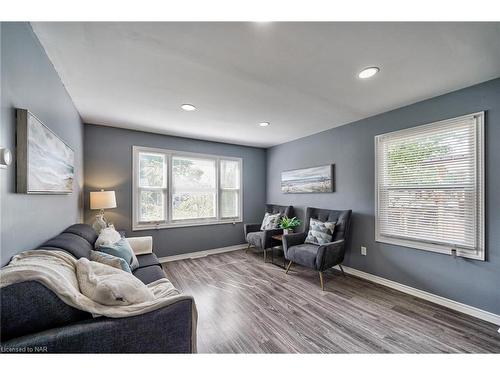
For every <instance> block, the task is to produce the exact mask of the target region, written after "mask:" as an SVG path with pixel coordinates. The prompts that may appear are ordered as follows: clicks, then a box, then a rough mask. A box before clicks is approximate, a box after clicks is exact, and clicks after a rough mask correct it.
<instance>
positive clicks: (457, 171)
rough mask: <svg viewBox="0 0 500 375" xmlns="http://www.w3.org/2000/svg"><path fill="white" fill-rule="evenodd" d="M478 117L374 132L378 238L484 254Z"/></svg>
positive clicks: (432, 247)
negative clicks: (375, 135) (386, 132)
mask: <svg viewBox="0 0 500 375" xmlns="http://www.w3.org/2000/svg"><path fill="white" fill-rule="evenodd" d="M482 118H483V117H482V114H479V115H471V116H464V117H460V118H457V119H452V120H447V121H443V122H439V123H436V124H430V125H424V126H420V127H416V128H411V129H407V130H402V131H398V132H394V133H388V134H384V135H381V136H377V137H376V158H377V168H376V173H377V233H376V235H377V239H378V240H380V241H382V242H389V243H398V244H403V245H408V246H415V247H417V248H423V249H425V250H436V251H441V252H450V251H451V250H452V249H455V250H459V251H461V252H462V253H463V254H466V255H465V256H467V255H469V256H471V257H479V258H480V257H482V256H483V255H484V251H483V250H484V249H483V227H482V226H483V224H482V223H483V219H482V214H483V206H482V204H483V203H482V200H483V195H482V184H483V181H482V159H481V157H480V155H481V152H480V151H481V147H482V145H481V143H480V139H481V137H480V135H481V128H482ZM399 240H401V241H399Z"/></svg>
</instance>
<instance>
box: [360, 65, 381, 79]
mask: <svg viewBox="0 0 500 375" xmlns="http://www.w3.org/2000/svg"><path fill="white" fill-rule="evenodd" d="M378 72H380V68H378V67H376V66H370V67H369V68H365V69H363V70H362V71H361V72H359V74H358V77H359V78H361V79H366V78H370V77H373V76H374V75H375V74H377V73H378Z"/></svg>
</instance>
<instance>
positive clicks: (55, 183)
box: [16, 109, 75, 194]
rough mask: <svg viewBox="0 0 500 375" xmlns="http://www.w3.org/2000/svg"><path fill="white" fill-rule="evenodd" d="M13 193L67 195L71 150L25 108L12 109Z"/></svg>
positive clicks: (71, 176)
mask: <svg viewBox="0 0 500 375" xmlns="http://www.w3.org/2000/svg"><path fill="white" fill-rule="evenodd" d="M16 121H17V125H16V127H17V136H16V145H17V158H16V160H17V166H16V167H17V170H16V176H17V184H16V185H17V192H18V193H24V194H70V193H72V192H73V183H74V174H75V172H74V170H75V168H74V151H73V149H72V148H71V147H70V146H68V145H67V144H66V143H65V142H64V141H63V140H62V139H61V138H59V137H58V136H57V134H55V133H54V132H53V131H52V130H50V129H49V128H48V127H47V126H45V124H43V122H42V121H40V120H39V119H38V118H37V117H36V116H35V115H33V114H32V113H31V112H29V111H28V110H26V109H17V110H16Z"/></svg>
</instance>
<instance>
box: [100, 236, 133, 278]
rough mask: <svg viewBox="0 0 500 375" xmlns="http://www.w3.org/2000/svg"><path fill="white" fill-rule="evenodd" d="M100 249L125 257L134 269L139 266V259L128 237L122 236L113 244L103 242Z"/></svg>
mask: <svg viewBox="0 0 500 375" xmlns="http://www.w3.org/2000/svg"><path fill="white" fill-rule="evenodd" d="M97 250H98V251H100V252H103V253H106V254H110V255H113V256H115V257H119V258H123V259H125V261H126V262H127V263H128V264H129V265H130V269H131V270H132V271H133V270H135V269H136V268H137V267H139V261H138V260H137V257H136V256H135V254H134V251H133V250H132V248H131V247H130V244H129V243H128V241H127V239H126V238H120V240H119V241H117V242H115V243H113V244H103V245H101V246H99V247H98V248H97Z"/></svg>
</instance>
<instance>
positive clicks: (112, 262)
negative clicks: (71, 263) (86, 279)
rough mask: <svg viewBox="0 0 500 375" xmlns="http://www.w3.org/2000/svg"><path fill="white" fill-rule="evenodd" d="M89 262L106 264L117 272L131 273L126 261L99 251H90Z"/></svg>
mask: <svg viewBox="0 0 500 375" xmlns="http://www.w3.org/2000/svg"><path fill="white" fill-rule="evenodd" d="M90 260H91V261H93V262H98V263H102V264H106V265H108V266H111V267H113V268H118V269H119V270H122V271H125V272H128V273H132V270H131V269H130V266H129V264H128V263H127V261H126V260H125V259H123V258H120V257H115V256H114V255H111V254H106V253H103V252H101V251H93V250H92V251H90Z"/></svg>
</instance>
